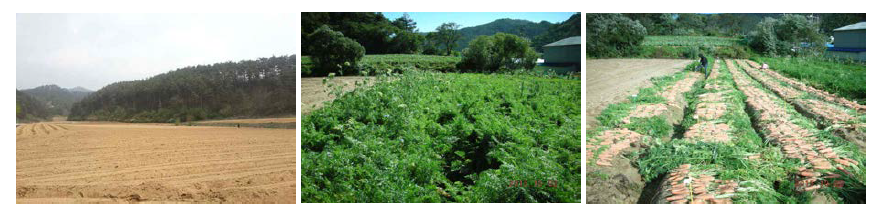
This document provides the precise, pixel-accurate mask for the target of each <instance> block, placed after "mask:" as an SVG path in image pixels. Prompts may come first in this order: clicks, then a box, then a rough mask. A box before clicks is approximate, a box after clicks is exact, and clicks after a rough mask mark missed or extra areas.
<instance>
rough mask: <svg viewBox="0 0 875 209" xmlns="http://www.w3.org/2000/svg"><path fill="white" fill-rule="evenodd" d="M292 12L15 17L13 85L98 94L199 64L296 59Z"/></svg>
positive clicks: (29, 15)
mask: <svg viewBox="0 0 875 209" xmlns="http://www.w3.org/2000/svg"><path fill="white" fill-rule="evenodd" d="M293 17H294V16H293V15H292V14H17V15H16V48H15V51H16V59H15V61H16V69H15V72H16V73H15V76H16V78H15V80H16V84H15V86H16V88H18V89H27V88H33V87H37V86H41V85H46V84H57V85H58V86H61V87H64V88H72V87H75V86H82V87H85V88H88V89H91V90H98V89H100V88H101V87H103V86H106V85H108V84H110V83H113V82H116V81H125V80H139V79H145V78H148V77H151V76H154V75H157V74H161V73H164V72H168V71H171V70H175V69H177V68H182V67H186V66H192V65H198V64H212V63H217V62H224V61H239V60H244V59H256V58H259V57H270V56H273V55H277V56H279V55H291V54H292V53H293V52H294V50H293V48H292V47H293V46H292V45H293V43H294V41H295V39H296V38H299V37H298V36H296V35H295V36H293V34H296V31H297V28H294V27H293V25H292V24H293V21H295V20H294V18H293Z"/></svg>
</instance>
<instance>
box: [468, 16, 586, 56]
mask: <svg viewBox="0 0 875 209" xmlns="http://www.w3.org/2000/svg"><path fill="white" fill-rule="evenodd" d="M552 25H553V24H552V23H550V22H547V21H541V22H540V23H535V22H532V21H528V20H516V19H509V18H503V19H498V20H495V21H492V22H490V23H486V24H483V25H478V26H472V27H466V28H462V29H459V33H461V34H462V38H461V39H460V40H459V45H458V46H457V47H456V48H455V49H454V50H456V51H462V49H465V48H466V47H468V42H471V40H474V38H476V37H477V36H491V35H495V34H496V33H509V34H514V35H518V36H521V37H525V38H528V39H534V38H535V37H536V36H538V35H541V34H543V33H544V32H547V30H548V29H550V26H552ZM578 28H579V27H578ZM578 33H579V32H578Z"/></svg>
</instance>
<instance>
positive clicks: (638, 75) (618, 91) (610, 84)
mask: <svg viewBox="0 0 875 209" xmlns="http://www.w3.org/2000/svg"><path fill="white" fill-rule="evenodd" d="M691 62H693V60H680V59H587V60H586V128H587V129H589V128H591V127H595V126H596V125H597V123H598V121H597V120H596V119H595V118H596V116H598V115H599V114H601V112H602V110H604V109H605V108H607V107H608V105H610V104H614V103H619V102H622V101H624V100H626V98H627V97H628V96H630V95H633V94H637V92H638V89H639V88H642V87H648V86H650V85H652V84H651V83H650V78H653V77H660V76H665V75H668V74H671V73H674V72H678V71H681V70H683V69H684V67H686V66H687V65H688V64H690V63H691Z"/></svg>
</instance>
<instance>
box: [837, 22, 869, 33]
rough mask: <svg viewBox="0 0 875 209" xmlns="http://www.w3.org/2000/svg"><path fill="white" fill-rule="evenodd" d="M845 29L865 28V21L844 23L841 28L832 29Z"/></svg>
mask: <svg viewBox="0 0 875 209" xmlns="http://www.w3.org/2000/svg"><path fill="white" fill-rule="evenodd" d="M845 30H866V22H858V23H854V24H851V25H845V26H842V27H841V28H836V29H835V30H832V31H845Z"/></svg>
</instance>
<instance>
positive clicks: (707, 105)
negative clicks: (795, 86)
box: [639, 61, 788, 204]
mask: <svg viewBox="0 0 875 209" xmlns="http://www.w3.org/2000/svg"><path fill="white" fill-rule="evenodd" d="M715 63H718V64H715V65H714V69H713V70H712V71H711V73H710V74H709V76H708V79H706V80H705V82H704V88H701V89H699V90H698V91H696V92H695V95H696V99H695V100H693V101H692V102H691V103H690V105H691V106H693V107H695V108H694V109H692V110H691V111H690V112H689V113H688V114H687V116H686V118H685V120H684V122H683V123H682V127H683V128H684V130H686V131H685V132H683V135H680V136H678V137H676V138H674V139H673V140H671V141H670V142H668V143H657V144H654V145H653V146H652V147H651V148H650V149H649V150H648V153H647V154H646V155H645V156H644V157H642V158H641V160H639V166H640V167H641V172H642V173H643V174H644V176H645V179H647V180H648V181H652V182H654V184H656V185H657V187H656V188H658V189H656V191H653V193H654V194H653V195H652V197H650V198H648V200H650V201H649V202H650V203H669V202H670V203H673V204H684V203H692V204H706V203H710V204H727V203H777V202H788V201H787V199H788V197H786V196H785V195H782V194H780V193H779V192H778V191H776V190H775V189H774V188H772V187H771V186H770V183H771V182H773V181H774V180H775V179H779V178H781V177H782V175H781V174H782V173H780V172H776V171H774V170H772V169H769V168H771V167H772V166H773V165H774V164H775V163H776V162H775V159H777V157H776V156H777V153H778V152H779V151H778V150H777V149H775V148H773V147H770V146H768V145H767V144H765V142H764V141H763V140H762V139H761V138H760V137H759V136H758V135H757V134H756V131H755V130H754V129H753V127H752V125H751V123H750V118H749V117H748V114H747V112H745V104H744V95H743V94H741V92H739V91H738V90H737V89H736V88H735V87H734V85H733V81H732V77H731V75H730V74H728V73H727V72H726V66H725V65H723V64H722V63H720V62H719V61H715ZM664 173H668V174H667V175H665V176H663V175H662V174H664Z"/></svg>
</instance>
